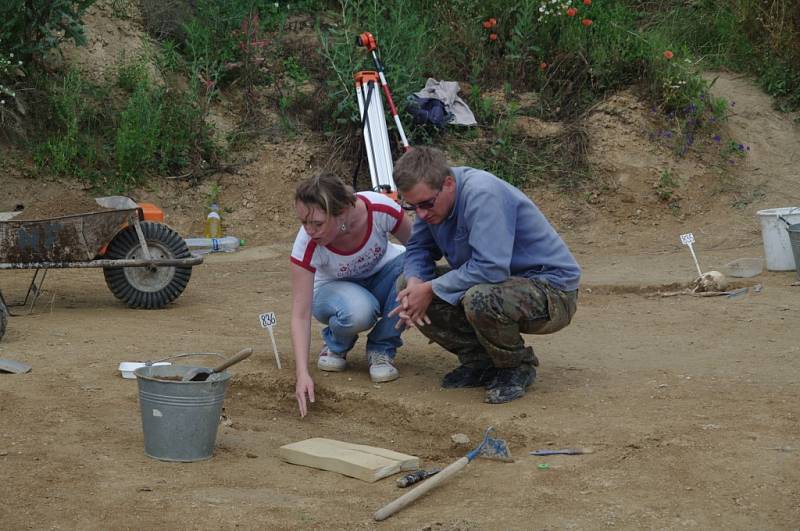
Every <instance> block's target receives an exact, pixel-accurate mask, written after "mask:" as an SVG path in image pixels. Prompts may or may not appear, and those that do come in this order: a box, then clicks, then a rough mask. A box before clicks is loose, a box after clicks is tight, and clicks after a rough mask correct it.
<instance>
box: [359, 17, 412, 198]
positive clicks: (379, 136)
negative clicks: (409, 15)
mask: <svg viewBox="0 0 800 531" xmlns="http://www.w3.org/2000/svg"><path fill="white" fill-rule="evenodd" d="M356 44H357V45H358V46H363V47H364V48H366V49H367V51H368V52H370V53H371V54H372V60H373V61H374V63H375V68H376V69H377V71H373V70H365V71H361V72H357V73H356V74H355V80H356V96H357V98H358V112H359V114H360V115H361V129H362V132H363V135H364V144H363V148H364V150H365V151H366V152H367V162H368V163H369V175H370V179H371V180H372V189H373V190H375V191H376V192H381V193H384V194H386V195H388V196H390V197H392V198H393V199H395V200H397V187H396V186H395V184H394V178H393V177H392V174H393V161H392V150H391V145H390V144H389V131H388V129H387V127H386V115H385V111H384V108H383V102H382V101H381V91H379V90H377V87H378V86H379V85H380V87H381V89H382V91H383V94H384V95H385V96H386V101H387V103H388V104H389V111H390V112H391V114H392V117H393V118H394V123H395V126H396V127H397V132H398V133H399V134H400V141H401V142H402V144H403V151H408V150H409V149H411V146H409V145H408V140H407V139H406V133H405V131H404V130H403V124H402V123H401V122H400V117H399V116H398V115H397V107H395V105H394V100H393V99H392V92H391V90H389V84H388V83H387V82H386V76H385V74H384V71H383V64H382V63H381V61H380V59H379V58H378V54H377V52H376V49H377V48H378V43H377V42H376V41H375V37H373V36H372V34H371V33H369V32H364V33H362V34H361V35H359V36H358V37H356ZM358 162H359V164H358V165H357V166H356V170H355V173H354V175H353V187H354V188H356V178H357V176H358V169H359V167H360V165H361V157H359V161H358Z"/></svg>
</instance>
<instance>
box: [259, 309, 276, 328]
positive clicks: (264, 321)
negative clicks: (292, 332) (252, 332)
mask: <svg viewBox="0 0 800 531" xmlns="http://www.w3.org/2000/svg"><path fill="white" fill-rule="evenodd" d="M258 320H259V321H261V328H272V327H273V326H275V325H276V324H278V319H277V318H276V317H275V312H267V313H262V314H261V315H259V316H258Z"/></svg>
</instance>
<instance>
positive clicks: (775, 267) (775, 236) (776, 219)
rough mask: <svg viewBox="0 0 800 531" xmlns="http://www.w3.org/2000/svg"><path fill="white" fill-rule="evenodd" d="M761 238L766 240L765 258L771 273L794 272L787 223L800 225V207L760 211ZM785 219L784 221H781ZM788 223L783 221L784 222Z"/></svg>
mask: <svg viewBox="0 0 800 531" xmlns="http://www.w3.org/2000/svg"><path fill="white" fill-rule="evenodd" d="M758 217H759V219H760V220H761V237H762V239H763V240H764V258H765V259H766V261H767V269H769V270H770V271H794V270H795V267H796V266H795V263H794V254H793V253H792V243H791V241H790V240H789V232H788V231H787V230H786V227H787V225H786V223H787V222H788V223H789V225H793V224H795V223H800V207H785V208H768V209H766V210H759V211H758ZM781 218H783V219H781ZM784 219H785V220H786V221H783V220H784Z"/></svg>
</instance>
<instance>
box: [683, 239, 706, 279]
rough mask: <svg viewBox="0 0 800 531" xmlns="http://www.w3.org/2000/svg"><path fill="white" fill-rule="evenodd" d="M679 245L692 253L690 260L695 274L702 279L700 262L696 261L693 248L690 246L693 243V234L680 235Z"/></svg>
mask: <svg viewBox="0 0 800 531" xmlns="http://www.w3.org/2000/svg"><path fill="white" fill-rule="evenodd" d="M681 243H682V244H684V245H686V246H688V247H689V252H691V253H692V260H694V265H695V267H696V268H697V274H698V275H699V276H701V277H702V276H703V270H702V269H700V262H698V261H697V255H696V254H695V252H694V247H693V246H692V244H693V243H694V234H692V233H691V232H687V233H686V234H681Z"/></svg>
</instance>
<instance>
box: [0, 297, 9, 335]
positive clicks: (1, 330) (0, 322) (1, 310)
mask: <svg viewBox="0 0 800 531" xmlns="http://www.w3.org/2000/svg"><path fill="white" fill-rule="evenodd" d="M7 324H8V308H6V304H5V301H3V295H2V294H0V339H3V336H4V335H5V333H6V325H7Z"/></svg>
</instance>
